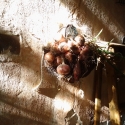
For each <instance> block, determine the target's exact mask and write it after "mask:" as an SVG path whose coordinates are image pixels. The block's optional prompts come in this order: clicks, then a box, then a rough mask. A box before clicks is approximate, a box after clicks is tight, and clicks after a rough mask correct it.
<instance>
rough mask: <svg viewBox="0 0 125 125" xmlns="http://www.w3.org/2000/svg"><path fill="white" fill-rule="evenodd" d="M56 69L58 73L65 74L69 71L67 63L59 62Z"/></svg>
mask: <svg viewBox="0 0 125 125" xmlns="http://www.w3.org/2000/svg"><path fill="white" fill-rule="evenodd" d="M56 70H57V73H58V74H60V75H67V74H69V73H70V67H69V65H67V64H60V65H59V66H58V67H57V69H56Z"/></svg>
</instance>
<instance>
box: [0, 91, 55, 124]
mask: <svg viewBox="0 0 125 125" xmlns="http://www.w3.org/2000/svg"><path fill="white" fill-rule="evenodd" d="M18 96H19V95H18ZM0 98H1V100H0V103H1V104H4V106H3V107H2V108H5V109H4V110H1V114H0V124H1V125H17V124H18V125H22V124H23V125H28V124H31V123H32V124H35V125H50V123H49V122H51V123H52V121H51V120H52V118H53V113H52V110H49V109H48V108H47V107H46V104H43V101H38V97H35V96H34V97H32V99H30V100H29V99H26V98H25V97H24V98H21V97H19V98H17V97H16V96H13V97H11V96H10V95H7V94H4V93H1V95H0ZM43 98H44V97H43ZM38 105H41V106H39V107H38ZM43 108H44V109H43ZM45 108H46V109H45ZM45 110H46V111H45ZM50 119H51V120H50ZM55 125H56V123H55Z"/></svg>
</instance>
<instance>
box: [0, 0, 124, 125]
mask: <svg viewBox="0 0 125 125" xmlns="http://www.w3.org/2000/svg"><path fill="white" fill-rule="evenodd" d="M115 2H116V1H104V0H101V2H100V0H95V1H93V0H87V1H86V0H83V1H82V0H79V1H77V0H56V1H55V0H39V1H37V0H1V1H0V3H1V6H0V32H1V33H5V34H8V33H9V34H20V35H21V39H22V40H21V41H20V45H21V53H20V55H19V56H17V57H15V58H14V60H13V61H6V62H3V61H2V59H1V58H2V57H3V56H4V58H5V56H6V55H0V56H1V58H0V59H1V62H0V67H1V70H0V125H44V124H45V125H46V124H47V125H64V124H65V120H64V118H65V117H66V114H67V112H68V111H69V110H70V109H72V107H73V106H74V104H75V109H76V110H77V112H78V113H79V115H80V116H81V120H83V119H84V117H85V115H84V111H85V109H84V108H83V107H84V106H83V104H85V103H84V100H83V99H80V100H79V99H78V98H77V96H76V95H77V94H78V91H77V88H75V87H73V86H71V85H67V84H66V85H65V84H61V87H62V88H61V90H60V91H58V90H56V91H57V93H56V94H55V96H56V97H55V99H54V98H50V97H49V96H46V94H40V93H38V92H36V91H34V87H36V86H37V85H39V84H40V82H41V78H42V76H41V52H42V44H43V43H46V42H47V41H48V40H50V39H51V38H52V37H53V35H54V34H55V33H56V32H57V30H58V29H59V27H60V26H66V25H67V24H69V23H72V24H74V25H75V26H76V27H77V28H78V29H81V33H85V34H87V35H90V36H95V35H96V34H97V33H98V32H99V31H100V29H102V28H103V29H104V32H103V34H102V35H101V36H100V39H102V40H107V41H109V40H111V39H112V38H115V42H121V40H122V37H123V36H124V32H125V31H124V29H125V27H124V22H125V18H124V13H125V9H124V6H121V5H119V4H116V3H115ZM107 8H110V10H108V9H107ZM119 8H121V9H119ZM121 13H122V14H123V15H122V16H123V17H121V16H119V17H117V15H120V14H121ZM7 58H11V57H9V56H7ZM50 80H51V79H50ZM47 85H48V88H49V89H46V91H47V95H48V94H49V93H51V91H50V88H53V85H51V84H49V83H47ZM44 87H45V86H44ZM81 88H82V89H83V91H84V94H85V98H86V99H87V98H88V99H92V97H93V73H91V74H90V76H88V77H87V78H85V79H83V81H82V85H81ZM70 89H71V90H70ZM44 90H45V89H44ZM69 90H70V91H69ZM46 91H45V92H46ZM42 92H43V91H42ZM54 92H55V90H53V91H52V94H54ZM74 92H75V93H74ZM69 97H70V99H69ZM58 98H62V100H63V101H62V103H63V105H64V104H65V102H68V103H69V104H70V107H69V109H68V111H65V110H64V109H65V108H64V107H63V105H61V107H60V109H58V108H57V107H56V106H55V102H56V99H58ZM75 99H76V100H75ZM74 100H75V102H74ZM78 100H79V101H78ZM87 104H88V103H87ZM87 104H86V105H87ZM58 105H59V104H58ZM88 105H89V104H88ZM82 111H83V112H82ZM84 121H85V119H84ZM85 122H86V123H85V124H86V125H87V124H89V121H88V120H87V121H85Z"/></svg>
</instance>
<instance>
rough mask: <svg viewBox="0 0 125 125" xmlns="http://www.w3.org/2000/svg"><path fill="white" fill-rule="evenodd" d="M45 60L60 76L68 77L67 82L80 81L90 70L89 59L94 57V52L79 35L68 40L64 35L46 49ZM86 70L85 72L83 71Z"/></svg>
mask: <svg viewBox="0 0 125 125" xmlns="http://www.w3.org/2000/svg"><path fill="white" fill-rule="evenodd" d="M44 52H45V56H44V60H45V62H47V64H48V65H49V66H51V67H52V68H53V69H54V70H55V72H56V73H57V74H58V75H61V76H63V77H65V78H66V77H67V76H70V77H67V79H66V81H68V82H72V83H73V82H75V81H78V80H79V79H80V78H81V77H82V76H83V73H85V72H86V70H88V69H87V68H86V67H85V66H87V65H88V64H87V63H88V62H89V65H91V60H89V61H88V57H90V56H93V51H92V50H91V48H90V47H89V45H88V44H85V38H84V37H83V36H82V35H77V36H76V37H75V38H74V39H73V38H68V39H66V38H65V37H64V36H63V35H62V34H61V35H59V36H58V37H57V38H55V40H54V42H53V43H51V44H50V46H49V49H47V51H46V50H45V49H44ZM83 70H84V71H83ZM91 70H92V68H90V69H89V71H91Z"/></svg>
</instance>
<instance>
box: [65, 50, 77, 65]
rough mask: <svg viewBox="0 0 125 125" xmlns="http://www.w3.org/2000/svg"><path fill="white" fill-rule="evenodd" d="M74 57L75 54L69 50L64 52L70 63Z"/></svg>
mask: <svg viewBox="0 0 125 125" xmlns="http://www.w3.org/2000/svg"><path fill="white" fill-rule="evenodd" d="M74 57H75V56H74V55H73V54H72V53H71V52H67V53H65V59H67V60H68V61H69V62H70V63H71V62H73V61H74V60H75V59H74Z"/></svg>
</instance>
